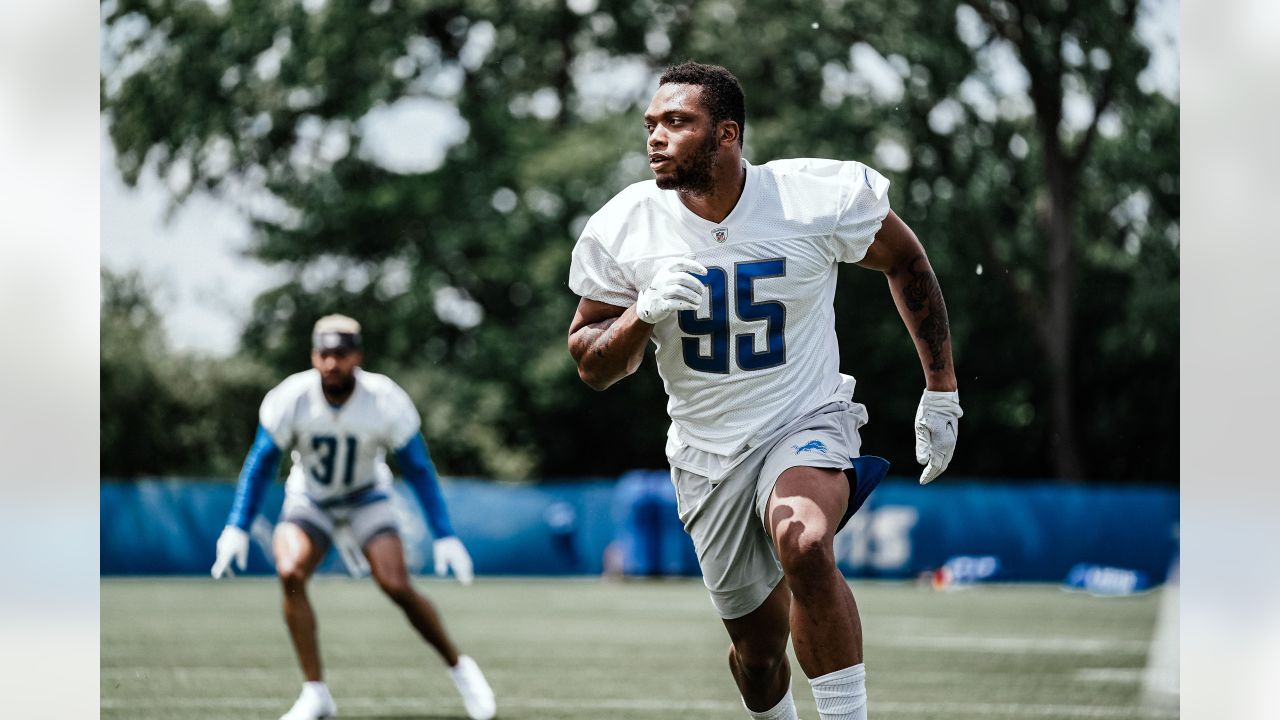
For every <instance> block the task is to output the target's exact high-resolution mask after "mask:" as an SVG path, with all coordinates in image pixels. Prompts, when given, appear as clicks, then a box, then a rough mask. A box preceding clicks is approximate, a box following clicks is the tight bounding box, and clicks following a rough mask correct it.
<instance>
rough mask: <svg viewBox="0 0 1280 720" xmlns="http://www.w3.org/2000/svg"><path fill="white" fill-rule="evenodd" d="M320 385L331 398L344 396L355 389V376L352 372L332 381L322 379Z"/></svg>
mask: <svg viewBox="0 0 1280 720" xmlns="http://www.w3.org/2000/svg"><path fill="white" fill-rule="evenodd" d="M320 386H321V387H323V388H324V394H325V395H328V396H329V397H331V398H345V397H347V396H349V395H350V394H351V393H352V391H354V390H355V389H356V376H355V374H354V373H352V374H351V375H348V376H346V377H344V378H342V379H340V380H335V381H333V382H323V381H322V382H321V384H320Z"/></svg>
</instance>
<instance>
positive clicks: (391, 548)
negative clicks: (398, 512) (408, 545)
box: [364, 532, 409, 591]
mask: <svg viewBox="0 0 1280 720" xmlns="http://www.w3.org/2000/svg"><path fill="white" fill-rule="evenodd" d="M364 556H365V557H366V558H368V559H369V573H370V574H371V575H373V579H374V581H376V582H377V583H378V586H379V587H381V588H382V589H383V590H387V591H396V590H404V589H406V588H407V587H408V586H409V571H408V568H407V567H405V562H404V543H402V542H401V541H400V536H399V535H398V534H396V533H394V532H381V533H378V534H377V535H374V536H373V537H372V538H370V539H369V540H368V541H367V542H366V543H365V544H364Z"/></svg>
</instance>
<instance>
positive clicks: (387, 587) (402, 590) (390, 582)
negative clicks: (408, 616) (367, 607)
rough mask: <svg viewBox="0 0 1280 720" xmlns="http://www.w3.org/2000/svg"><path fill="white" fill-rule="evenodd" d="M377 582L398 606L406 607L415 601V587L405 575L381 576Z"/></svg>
mask: <svg viewBox="0 0 1280 720" xmlns="http://www.w3.org/2000/svg"><path fill="white" fill-rule="evenodd" d="M377 582H378V587H379V588H380V589H381V590H382V592H383V593H384V594H386V596H387V597H389V598H391V601H392V602H394V603H396V604H397V605H404V604H406V603H408V602H409V601H410V600H412V599H413V594H414V590H413V586H412V585H410V584H409V578H407V577H405V576H404V575H400V576H390V577H388V576H381V577H378V578H377Z"/></svg>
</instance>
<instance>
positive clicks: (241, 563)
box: [209, 525, 249, 578]
mask: <svg viewBox="0 0 1280 720" xmlns="http://www.w3.org/2000/svg"><path fill="white" fill-rule="evenodd" d="M233 559H234V560H235V561H236V567H237V568H239V569H240V572H244V568H245V565H246V564H247V563H248V562H249V533H247V532H245V531H243V530H241V529H240V528H238V527H236V526H235V525H228V526H226V527H224V528H223V529H222V534H221V535H219V536H218V549H217V557H216V559H214V561H213V567H212V568H210V569H209V574H210V575H212V576H214V577H215V578H221V577H223V576H231V577H235V573H234V572H232V570H231V561H232V560H233Z"/></svg>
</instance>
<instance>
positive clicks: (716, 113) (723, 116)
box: [658, 60, 747, 145]
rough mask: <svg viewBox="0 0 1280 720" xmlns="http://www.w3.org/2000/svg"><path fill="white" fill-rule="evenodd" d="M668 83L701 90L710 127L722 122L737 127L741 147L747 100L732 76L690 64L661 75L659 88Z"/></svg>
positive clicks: (687, 63) (667, 70)
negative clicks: (709, 115) (729, 122)
mask: <svg viewBox="0 0 1280 720" xmlns="http://www.w3.org/2000/svg"><path fill="white" fill-rule="evenodd" d="M668 83H676V84H679V85H697V86H699V87H701V88H702V104H703V105H706V107H707V111H708V112H710V113H711V123H712V124H716V123H719V122H720V121H721V120H732V121H734V122H736V123H738V145H742V137H743V135H745V134H746V131H747V100H746V97H744V96H743V94H742V86H741V85H740V84H738V78H736V77H734V76H733V73H731V72H729V71H728V70H726V69H724V68H722V67H720V66H719V65H704V64H702V63H699V62H693V61H692V60H690V61H688V62H683V63H680V64H679V65H672V66H671V67H669V68H667V69H666V71H664V72H663V73H662V77H661V78H659V79H658V84H659V85H666V84H668Z"/></svg>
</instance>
